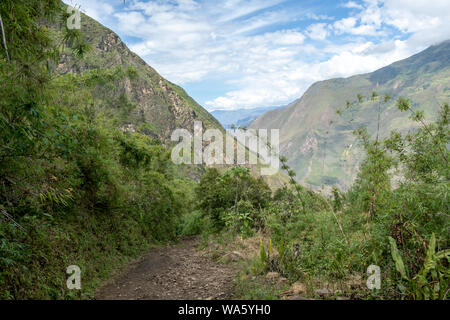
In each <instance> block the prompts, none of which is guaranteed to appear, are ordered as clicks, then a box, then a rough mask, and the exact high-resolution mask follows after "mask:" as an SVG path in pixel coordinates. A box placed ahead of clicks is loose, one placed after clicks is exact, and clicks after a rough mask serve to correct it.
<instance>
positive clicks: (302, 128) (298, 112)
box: [251, 41, 450, 189]
mask: <svg viewBox="0 0 450 320" xmlns="http://www.w3.org/2000/svg"><path fill="white" fill-rule="evenodd" d="M374 90H375V91H377V93H378V94H380V95H384V94H389V95H390V96H391V98H392V99H391V102H390V103H388V104H386V105H384V104H382V105H381V119H380V120H381V126H380V132H381V136H382V137H383V136H386V135H387V134H389V133H390V131H391V130H393V129H397V130H400V131H407V130H410V129H412V128H413V127H414V123H413V122H412V121H410V120H409V119H408V114H406V113H401V112H399V111H398V110H397V108H396V107H395V100H396V99H397V98H398V97H400V96H402V97H406V98H408V99H410V100H411V101H412V103H413V107H414V108H415V109H418V110H423V111H424V113H425V117H426V119H434V117H435V115H436V112H437V110H438V108H439V104H442V103H444V102H448V101H449V100H450V41H446V42H444V43H442V44H440V45H436V46H432V47H430V48H428V49H427V50H425V51H423V52H421V53H419V54H417V55H414V56H412V57H410V58H408V59H405V60H402V61H399V62H396V63H394V64H392V65H390V66H387V67H385V68H382V69H380V70H377V71H375V72H373V73H369V74H363V75H357V76H353V77H350V78H346V79H342V78H340V79H332V80H327V81H322V82H318V83H315V84H313V85H312V86H311V87H310V88H309V89H308V90H307V92H306V93H305V94H304V95H303V97H302V98H301V99H299V100H297V101H295V102H293V103H292V104H290V105H288V106H286V107H285V108H282V109H278V110H273V111H269V112H268V113H266V114H264V115H262V116H261V117H259V118H258V119H257V120H255V121H254V122H253V123H252V125H251V127H252V128H269V129H272V128H278V129H280V140H281V141H280V143H281V146H280V150H281V153H282V154H283V155H285V156H286V157H288V159H289V160H290V162H289V164H290V165H291V166H292V168H293V169H294V170H295V171H296V173H297V178H298V180H299V181H300V182H302V183H304V184H306V185H309V186H311V187H313V188H318V187H321V186H331V185H337V186H339V187H341V188H344V189H345V188H347V187H348V186H349V185H350V183H351V182H352V181H353V179H354V178H355V176H356V173H357V167H358V163H360V161H361V155H360V154H361V153H360V148H359V146H358V144H357V141H356V139H355V137H354V135H353V133H352V132H353V130H355V129H357V128H359V127H361V126H366V127H367V128H368V129H369V132H370V133H371V134H375V132H376V130H377V122H378V121H377V119H378V107H379V105H378V104H377V103H373V102H371V101H369V100H370V99H368V98H367V97H370V96H371V94H372V92H373V91H374ZM357 94H361V95H363V96H364V97H365V99H364V102H363V103H361V104H355V105H353V106H352V107H351V108H350V109H349V110H346V111H345V112H344V113H343V115H342V116H339V115H337V114H336V111H337V110H339V109H345V106H346V102H347V101H351V102H353V101H355V100H357V99H356V95H357Z"/></svg>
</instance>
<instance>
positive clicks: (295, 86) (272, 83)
mask: <svg viewBox="0 0 450 320" xmlns="http://www.w3.org/2000/svg"><path fill="white" fill-rule="evenodd" d="M64 2H66V3H67V4H71V5H77V6H81V11H82V12H84V13H86V14H87V15H89V16H91V17H92V18H94V19H96V20H97V21H99V22H100V23H102V24H104V25H105V26H107V27H108V28H110V29H112V30H113V31H114V32H116V33H117V34H118V35H119V36H120V37H121V39H122V40H123V41H124V42H125V43H126V44H127V46H128V47H129V48H130V49H131V50H132V51H134V52H135V53H137V54H138V55H140V56H141V57H142V58H143V59H144V60H145V61H146V62H147V63H148V64H149V65H150V66H152V67H153V68H154V69H156V70H157V71H158V73H160V74H161V75H162V76H163V77H165V78H166V79H168V80H169V81H171V82H173V83H176V84H178V85H180V86H181V87H183V88H184V89H185V90H186V91H187V92H188V94H189V95H190V96H192V97H193V98H194V99H195V100H196V101H197V102H199V103H200V104H201V105H203V106H204V107H205V108H206V109H207V110H209V111H213V110H234V109H242V108H245V109H250V108H258V107H268V106H282V105H286V104H288V103H291V102H293V101H295V100H296V99H298V98H300V97H301V96H302V95H303V93H304V92H305V91H306V90H307V89H308V87H309V86H310V85H312V84H313V83H314V82H316V81H321V80H326V79H330V78H336V77H348V76H352V75H355V74H361V73H367V72H372V71H375V70H377V69H379V68H381V67H383V66H386V65H388V64H390V63H392V62H395V61H398V60H401V59H404V58H407V57H409V56H411V55H413V54H415V53H418V52H420V51H422V50H424V49H426V48H427V47H429V46H430V45H433V44H438V43H440V42H442V41H445V40H448V39H450V1H449V0H352V1H349V0H152V1H150V0H126V1H125V4H124V1H123V0H64Z"/></svg>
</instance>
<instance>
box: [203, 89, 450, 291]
mask: <svg viewBox="0 0 450 320" xmlns="http://www.w3.org/2000/svg"><path fill="white" fill-rule="evenodd" d="M364 99H365V98H363V97H362V96H359V98H358V100H359V101H361V102H359V101H358V102H356V103H366V102H365V101H364ZM369 99H370V100H371V101H372V103H378V100H380V99H382V100H383V102H384V103H387V102H388V101H389V96H387V95H386V96H384V97H380V96H378V94H376V93H372V95H371V97H370V98H369ZM347 105H350V104H347ZM397 107H398V109H399V110H400V111H402V112H409V113H410V117H411V120H412V121H415V122H417V123H418V126H419V128H418V129H416V130H414V131H412V132H410V133H408V134H406V135H402V134H401V133H399V132H398V131H393V132H392V133H391V135H390V136H388V137H387V138H385V139H381V138H380V135H379V134H378V132H377V133H376V134H375V138H372V137H371V136H370V135H369V133H368V132H367V130H366V129H365V128H360V129H358V130H355V132H354V134H355V135H356V136H357V138H358V140H359V141H360V143H361V145H362V148H363V150H365V157H364V159H363V161H362V164H361V168H360V170H359V172H358V176H357V179H356V180H355V182H354V184H353V185H352V187H351V188H350V189H349V190H348V191H347V192H341V191H340V190H339V189H337V188H334V189H333V194H332V195H333V197H332V199H328V198H324V197H322V196H320V195H318V194H316V193H314V192H312V191H309V190H307V189H305V188H303V187H301V186H300V185H298V183H297V182H296V181H295V179H294V178H295V172H294V171H293V170H292V169H291V168H290V167H289V166H288V164H287V159H286V158H285V157H281V163H282V169H283V170H285V171H286V172H287V174H288V176H289V177H290V183H289V184H288V185H286V186H285V187H284V188H281V189H279V190H277V191H276V192H275V193H274V194H273V196H267V197H266V196H265V197H264V199H265V201H264V202H263V205H261V206H258V205H257V204H256V205H255V203H252V201H251V199H245V198H244V199H241V198H239V197H236V198H235V199H233V197H232V195H233V192H234V191H235V190H237V189H233V188H232V186H233V185H236V186H238V185H242V184H243V183H244V181H245V179H246V178H244V179H243V178H242V177H241V176H240V175H236V174H233V172H230V173H227V174H225V175H224V176H221V175H219V174H217V172H213V171H209V172H207V173H206V174H205V175H204V176H203V178H202V181H201V183H200V185H204V186H205V187H204V188H202V189H201V191H200V192H199V193H198V198H199V199H201V200H200V201H203V202H201V203H202V204H203V206H202V207H201V209H202V210H203V212H204V213H205V215H206V216H207V217H209V219H210V220H211V221H214V222H215V225H221V227H222V228H223V227H225V231H224V230H222V233H226V234H229V233H232V234H235V235H239V236H240V237H250V236H252V235H255V234H256V232H257V231H258V230H259V231H260V232H259V235H258V236H259V237H262V238H265V239H267V238H268V239H269V241H268V244H263V242H262V241H261V243H260V249H259V252H256V253H255V255H257V256H259V259H258V258H252V259H250V260H248V261H247V264H246V265H245V268H244V270H243V271H241V273H240V274H239V276H238V279H237V282H236V290H237V293H238V295H239V296H240V297H243V298H258V299H261V298H267V299H270V298H280V297H281V288H278V289H276V286H275V287H274V284H272V285H271V284H270V283H268V282H267V281H266V279H264V275H265V274H266V273H267V272H276V273H277V274H279V275H280V276H282V277H284V278H286V279H287V280H288V281H289V282H290V283H291V284H292V283H298V282H301V283H302V284H303V285H304V286H305V287H306V289H305V290H304V292H303V294H306V295H308V296H310V297H319V296H320V292H321V291H320V290H319V291H316V289H321V288H324V287H326V288H327V289H330V294H329V295H328V297H329V298H334V297H338V296H341V295H344V296H347V297H350V298H357V299H448V293H449V285H450V272H449V262H450V249H449V246H448V235H449V234H450V219H449V216H448V212H449V201H448V197H449V194H448V192H449V181H450V179H449V178H450V177H449V174H450V172H449V166H448V157H449V150H448V144H449V142H450V141H449V139H450V131H449V115H450V108H449V106H448V105H447V104H445V105H443V106H442V107H441V110H440V112H439V116H438V118H437V119H436V121H435V122H426V121H425V119H424V116H423V113H422V112H421V111H414V110H413V109H412V107H411V105H410V102H409V100H407V99H403V98H401V99H399V100H398V102H397ZM379 110H381V106H380V108H379ZM343 112H345V111H343ZM379 114H380V115H381V111H380V113H379ZM379 119H381V117H379ZM379 121H380V120H379ZM234 170H236V169H234ZM234 172H235V171H234ZM228 176H232V177H234V178H235V179H236V178H238V181H235V182H234V183H230V182H229V181H228V180H227V177H228ZM256 190H257V189H256ZM264 190H265V189H264V188H263V190H262V191H260V192H264ZM226 191H231V194H230V195H229V196H228V197H223V195H224V194H226ZM236 194H240V193H236ZM242 194H245V192H244V193H242ZM205 199H207V200H205ZM225 199H227V200H225ZM242 200H249V201H248V202H247V203H246V205H244V203H243V202H242ZM258 201H259V200H258ZM257 203H258V202H257ZM237 204H240V205H237ZM234 208H235V209H234ZM227 212H232V213H233V216H234V217H235V218H234V219H231V221H232V222H231V223H230V222H229V221H230V220H229V218H228V215H227ZM254 221H258V223H253V222H254ZM220 223H221V224H220ZM216 230H217V229H216ZM230 241H231V240H230ZM370 265H377V266H380V268H381V279H382V282H381V288H380V289H375V290H373V291H371V290H369V289H368V288H367V286H366V283H365V280H366V279H367V277H368V275H367V268H368V267H369V266H370ZM317 292H319V296H318V294H317Z"/></svg>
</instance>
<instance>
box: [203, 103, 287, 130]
mask: <svg viewBox="0 0 450 320" xmlns="http://www.w3.org/2000/svg"><path fill="white" fill-rule="evenodd" d="M277 108H279V107H265V108H254V109H237V110H215V111H213V112H211V114H212V115H213V116H214V117H215V118H216V119H217V120H218V121H219V122H220V123H221V124H222V126H224V127H225V128H227V129H229V128H230V127H231V125H235V126H236V127H241V128H242V127H248V126H249V125H250V124H251V123H252V122H253V121H254V120H256V119H257V118H258V117H259V116H260V115H262V114H264V113H265V112H267V111H270V110H274V109H277Z"/></svg>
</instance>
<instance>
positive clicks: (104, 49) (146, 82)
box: [52, 14, 286, 188]
mask: <svg viewBox="0 0 450 320" xmlns="http://www.w3.org/2000/svg"><path fill="white" fill-rule="evenodd" d="M60 30H62V28H60V27H57V26H54V28H53V29H52V31H53V33H54V34H53V37H54V38H55V39H56V40H57V41H58V40H59V42H61V40H62V39H63V37H64V33H63V32H62V31H60ZM81 33H82V35H83V37H84V38H85V40H86V42H87V43H88V44H89V45H90V47H91V50H90V51H88V52H87V53H86V54H85V55H84V56H83V58H82V59H79V58H77V57H76V56H75V55H74V54H73V53H72V50H70V48H66V49H65V51H64V53H63V54H62V55H61V59H60V62H59V64H58V65H57V66H55V67H56V71H57V72H58V73H59V74H67V73H74V74H84V73H86V72H98V75H99V77H101V76H104V75H103V73H105V72H106V73H108V74H109V73H112V74H114V73H115V72H116V71H115V70H117V68H119V69H121V70H123V71H124V73H125V77H124V78H120V79H116V80H114V81H112V80H111V79H108V83H109V85H108V88H107V90H106V91H105V90H104V89H100V88H99V91H98V92H97V91H96V92H95V96H96V97H97V101H96V103H97V104H99V105H100V106H102V107H103V108H105V109H107V110H108V111H109V112H111V113H114V114H115V115H117V114H119V117H118V118H119V119H120V123H118V126H119V127H120V128H121V129H122V130H126V131H132V132H135V131H139V132H141V133H143V134H146V135H148V136H151V137H153V138H157V139H159V140H160V141H161V142H163V144H165V145H173V143H171V141H170V138H171V135H172V132H173V131H174V130H175V129H178V128H183V129H187V130H188V131H189V132H191V133H192V132H193V131H194V128H193V127H194V121H202V122H203V126H204V129H205V130H206V129H209V128H216V129H219V130H221V131H222V132H224V131H225V130H224V128H223V127H222V125H221V124H220V123H219V121H217V120H216V118H214V116H213V115H211V114H210V113H209V112H208V111H206V110H205V109H204V108H203V107H202V106H200V105H199V104H198V103H197V102H196V101H195V100H194V99H192V98H191V97H190V96H189V95H188V94H187V93H186V92H185V91H184V90H183V89H182V88H181V87H179V86H177V85H175V84H173V83H171V82H169V81H168V80H166V79H164V78H163V77H162V76H161V75H159V74H158V73H157V72H156V71H155V70H154V69H153V68H152V67H151V66H149V65H148V64H147V63H146V62H145V61H144V60H142V59H141V58H140V57H139V56H138V55H136V54H135V53H133V52H132V51H131V50H130V49H128V47H127V46H126V45H125V44H124V43H123V42H122V40H121V39H120V38H119V36H118V35H117V34H115V33H114V32H113V31H111V30H110V29H108V28H106V27H105V26H103V25H101V24H100V23H98V22H97V21H95V20H94V19H92V18H90V17H88V16H86V15H84V14H82V18H81ZM102 90H103V91H102ZM265 110H267V108H266V109H265ZM253 112H255V111H253ZM263 112H264V111H260V112H259V114H262V113H263ZM247 114H248V115H252V114H253V113H251V112H249V113H247ZM254 117H255V118H256V116H254ZM219 167H222V169H223V170H225V169H227V168H229V167H230V166H227V165H224V166H219ZM248 167H249V168H250V169H251V172H252V174H253V175H255V176H259V175H260V174H259V172H260V166H259V165H249V166H248ZM177 168H178V170H179V171H180V174H181V175H183V176H185V175H187V176H189V177H191V178H194V179H199V177H200V175H201V173H202V172H203V169H204V167H203V166H196V165H194V166H179V167H177ZM264 179H265V181H266V182H267V183H268V184H269V185H270V186H271V187H273V188H276V187H278V186H280V185H282V183H283V181H286V177H285V176H284V175H283V174H276V175H273V176H267V177H264Z"/></svg>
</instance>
